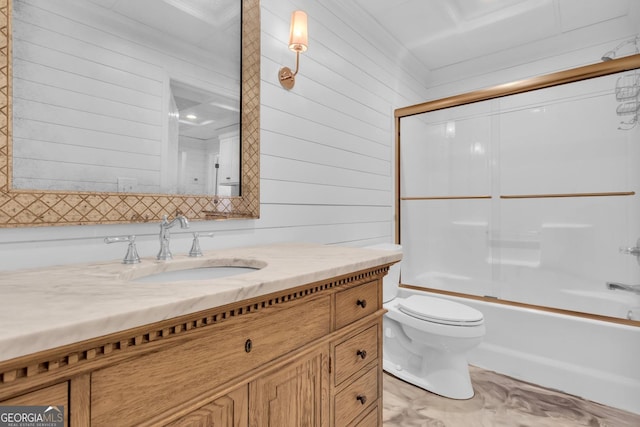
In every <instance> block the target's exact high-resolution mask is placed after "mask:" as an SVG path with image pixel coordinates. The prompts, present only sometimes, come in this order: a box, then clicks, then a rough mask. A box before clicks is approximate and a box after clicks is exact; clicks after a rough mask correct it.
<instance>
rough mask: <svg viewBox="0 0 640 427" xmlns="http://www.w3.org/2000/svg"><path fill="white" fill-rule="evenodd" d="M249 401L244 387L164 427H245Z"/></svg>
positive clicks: (247, 419)
mask: <svg viewBox="0 0 640 427" xmlns="http://www.w3.org/2000/svg"><path fill="white" fill-rule="evenodd" d="M248 411H249V400H248V395H247V386H246V385H244V386H242V387H240V388H238V389H236V390H234V391H232V392H231V393H229V394H226V395H224V396H222V397H219V398H217V399H216V400H214V401H213V402H211V403H208V404H206V405H204V406H203V407H201V408H199V409H196V410H195V411H193V412H191V413H189V414H187V415H185V416H183V417H182V418H180V419H178V420H176V421H174V422H172V423H170V424H167V426H166V427H212V426H213V427H247V422H248V421H249V418H248Z"/></svg>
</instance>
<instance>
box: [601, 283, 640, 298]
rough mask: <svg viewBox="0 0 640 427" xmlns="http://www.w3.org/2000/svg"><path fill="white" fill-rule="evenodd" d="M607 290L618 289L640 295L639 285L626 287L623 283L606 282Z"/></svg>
mask: <svg viewBox="0 0 640 427" xmlns="http://www.w3.org/2000/svg"><path fill="white" fill-rule="evenodd" d="M607 289H612V290H615V289H618V290H621V291H627V292H633V293H635V294H639V295H640V285H626V284H624V283H617V282H607Z"/></svg>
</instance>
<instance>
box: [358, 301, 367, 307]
mask: <svg viewBox="0 0 640 427" xmlns="http://www.w3.org/2000/svg"><path fill="white" fill-rule="evenodd" d="M356 305H359V306H360V307H362V308H365V307H366V306H367V300H366V299H359V300H358V301H356Z"/></svg>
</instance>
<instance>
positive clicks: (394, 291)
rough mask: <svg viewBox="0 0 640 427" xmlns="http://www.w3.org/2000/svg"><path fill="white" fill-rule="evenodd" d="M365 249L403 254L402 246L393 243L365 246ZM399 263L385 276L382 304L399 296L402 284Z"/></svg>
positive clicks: (390, 268)
mask: <svg viewBox="0 0 640 427" xmlns="http://www.w3.org/2000/svg"><path fill="white" fill-rule="evenodd" d="M364 249H375V250H378V251H390V252H402V246H400V245H396V244H393V243H380V244H377V245H371V246H365V247H364ZM401 263H402V261H398V262H396V263H395V264H393V265H392V266H391V267H389V273H387V275H386V276H384V279H383V282H382V302H389V301H391V300H392V299H394V298H395V297H396V296H397V295H398V290H399V287H398V285H399V284H400V264H401Z"/></svg>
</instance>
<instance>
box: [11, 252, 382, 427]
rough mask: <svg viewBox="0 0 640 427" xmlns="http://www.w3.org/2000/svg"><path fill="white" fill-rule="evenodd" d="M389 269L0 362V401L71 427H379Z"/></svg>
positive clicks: (323, 281) (366, 271)
mask: <svg viewBox="0 0 640 427" xmlns="http://www.w3.org/2000/svg"><path fill="white" fill-rule="evenodd" d="M388 267H389V265H388V264H387V265H381V266H378V267H375V268H369V269H366V270H360V271H357V272H354V273H350V274H345V275H342V276H338V277H334V278H331V279H327V280H322V281H319V282H313V283H308V284H304V285H300V286H294V287H292V288H289V289H287V290H286V291H280V292H277V293H272V294H268V295H265V296H260V297H255V298H249V299H245V300H242V301H238V302H236V303H233V304H228V305H225V306H222V307H216V308H212V309H209V310H205V311H202V312H198V313H193V314H187V315H183V316H180V317H176V318H173V319H168V320H164V321H161V322H157V323H153V324H150V325H145V326H141V327H137V328H134V329H130V330H127V331H122V332H119V333H115V334H110V335H107V336H103V337H98V338H94V339H91V340H87V341H83V342H80V343H76V344H72V345H68V346H64V347H61V348H57V349H53V350H47V351H43V352H40V353H37V354H34V355H28V356H24V357H19V358H16V359H12V360H8V361H5V362H0V373H2V377H1V378H2V381H0V401H2V400H6V399H11V400H9V401H10V402H13V401H14V399H19V397H18V396H31V397H33V398H29V400H28V401H29V402H30V404H42V405H48V404H61V405H63V404H64V405H65V409H66V410H67V412H68V409H69V407H71V408H72V411H73V412H72V413H71V416H70V422H69V424H68V425H71V426H72V427H75V426H83V427H84V426H86V425H91V426H109V427H112V426H130V425H135V426H151V425H153V426H157V425H166V426H172V427H177V426H224V427H227V426H229V427H261V426H273V427H287V426H291V427H299V426H317V427H346V426H360V427H367V426H377V425H381V420H382V416H381V411H382V404H381V399H382V360H381V356H382V335H381V334H382V315H383V313H384V310H383V309H382V277H383V276H384V275H385V274H386V272H387V270H388ZM49 368H51V369H49ZM56 393H57V394H56Z"/></svg>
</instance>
